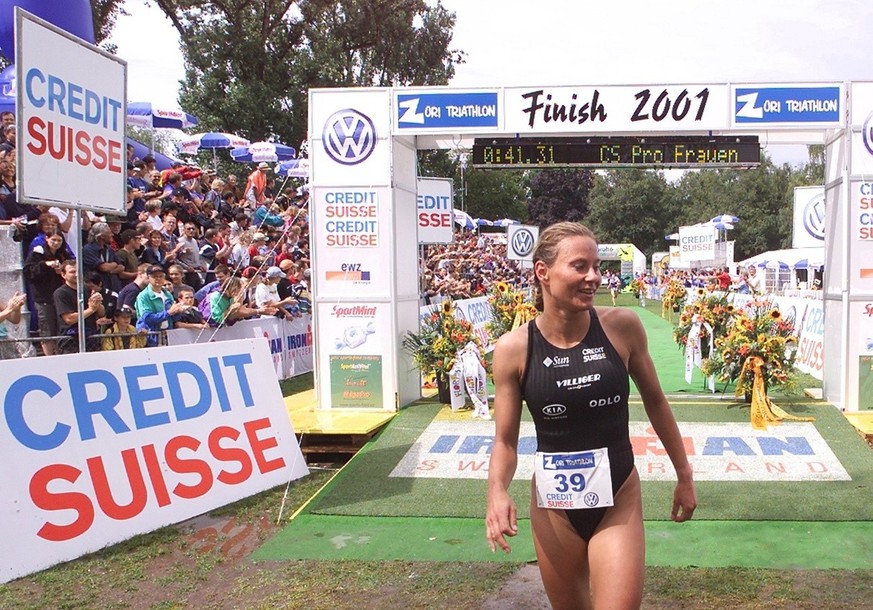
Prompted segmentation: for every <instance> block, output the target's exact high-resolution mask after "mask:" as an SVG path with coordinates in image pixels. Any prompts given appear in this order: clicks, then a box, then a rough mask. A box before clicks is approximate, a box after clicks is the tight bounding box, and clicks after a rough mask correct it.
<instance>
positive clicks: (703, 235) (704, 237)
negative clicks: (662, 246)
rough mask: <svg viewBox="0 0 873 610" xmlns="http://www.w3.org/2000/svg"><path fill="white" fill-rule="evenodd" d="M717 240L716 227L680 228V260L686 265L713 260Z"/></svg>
mask: <svg viewBox="0 0 873 610" xmlns="http://www.w3.org/2000/svg"><path fill="white" fill-rule="evenodd" d="M715 239H716V228H715V227H712V226H704V227H695V226H690V227H679V258H680V259H681V260H682V262H685V263H690V262H692V261H711V260H713V259H714V258H715Z"/></svg>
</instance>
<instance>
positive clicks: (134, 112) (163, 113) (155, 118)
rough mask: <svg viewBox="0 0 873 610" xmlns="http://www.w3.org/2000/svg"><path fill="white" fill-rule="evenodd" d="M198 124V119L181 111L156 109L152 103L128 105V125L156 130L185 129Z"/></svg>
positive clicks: (132, 103)
mask: <svg viewBox="0 0 873 610" xmlns="http://www.w3.org/2000/svg"><path fill="white" fill-rule="evenodd" d="M197 123H198V120H197V117H196V116H194V115H191V114H188V113H187V112H182V111H181V110H167V109H164V108H156V107H155V106H154V105H152V103H151V102H131V103H129V104H128V105H127V124H128V125H133V126H134V127H152V128H154V129H185V128H186V127H193V126H194V125H196V124H197Z"/></svg>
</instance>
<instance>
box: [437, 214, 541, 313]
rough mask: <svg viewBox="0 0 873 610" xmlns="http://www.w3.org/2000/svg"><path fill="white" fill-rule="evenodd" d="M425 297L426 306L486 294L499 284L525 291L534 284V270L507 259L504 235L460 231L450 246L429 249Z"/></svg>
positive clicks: (438, 245) (442, 245) (440, 245)
mask: <svg viewBox="0 0 873 610" xmlns="http://www.w3.org/2000/svg"><path fill="white" fill-rule="evenodd" d="M423 265H424V270H423V273H422V274H421V296H422V299H423V301H424V303H425V304H430V303H432V302H436V301H440V300H442V299H444V298H447V297H448V298H451V299H453V300H457V299H469V298H473V297H478V296H484V295H486V294H487V293H488V292H489V290H490V289H491V286H492V285H493V284H494V283H495V282H497V281H503V282H506V283H507V284H509V285H510V286H512V287H513V288H515V289H518V290H521V289H525V288H529V287H531V286H532V285H533V280H532V278H533V275H532V270H530V269H522V268H521V267H520V266H519V265H518V264H517V262H516V261H514V260H509V259H508V258H507V257H506V237H505V235H504V234H503V233H479V232H475V231H468V230H460V231H458V232H456V233H455V238H454V241H453V242H452V243H450V244H433V245H429V246H425V249H424V260H423Z"/></svg>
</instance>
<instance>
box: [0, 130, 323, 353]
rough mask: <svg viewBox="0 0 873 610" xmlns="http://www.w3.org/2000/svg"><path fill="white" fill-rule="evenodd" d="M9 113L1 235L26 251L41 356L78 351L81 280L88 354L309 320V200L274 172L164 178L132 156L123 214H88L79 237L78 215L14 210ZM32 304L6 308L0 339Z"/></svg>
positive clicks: (2, 148)
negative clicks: (176, 332) (241, 323)
mask: <svg viewBox="0 0 873 610" xmlns="http://www.w3.org/2000/svg"><path fill="white" fill-rule="evenodd" d="M8 115H11V113H4V114H3V116H2V117H0V130H2V134H3V136H4V137H3V138H0V139H2V142H0V225H4V224H5V225H11V226H12V227H13V231H12V236H13V239H14V240H15V241H17V242H20V245H21V256H22V259H21V264H22V269H23V273H24V278H25V288H26V299H27V309H28V310H29V311H30V312H33V313H34V314H35V315H32V316H31V326H30V331H31V335H33V336H38V337H40V339H41V340H40V346H41V350H42V353H43V354H45V355H51V354H55V353H70V352H76V351H78V346H79V337H78V327H79V320H78V316H79V311H78V284H79V281H80V279H81V281H82V282H83V285H84V289H83V292H84V300H83V311H82V316H83V319H84V328H85V337H86V341H85V343H86V346H87V349H88V350H89V351H91V350H115V349H128V348H133V347H141V346H144V345H156V344H158V343H159V342H160V340H161V331H164V330H167V329H171V328H194V329H203V330H206V329H208V328H209V327H218V326H221V325H224V324H230V323H233V322H234V321H236V320H239V319H244V318H249V317H255V316H281V317H284V318H293V317H295V316H300V315H301V312H304V311H307V310H308V307H309V306H310V305H311V295H310V293H309V277H310V270H309V264H310V254H309V223H308V192H307V191H306V190H304V189H297V188H293V187H287V188H282V189H281V192H277V190H278V189H277V186H276V182H275V180H274V179H273V178H272V177H271V176H270V169H269V166H268V165H267V164H266V163H261V164H259V165H258V167H257V168H256V169H255V170H254V171H252V172H251V174H250V175H248V176H247V178H246V179H245V180H244V181H243V183H242V184H240V182H241V181H240V180H239V179H238V177H237V176H236V175H233V174H231V175H227V176H218V175H217V173H216V172H215V171H214V170H211V169H199V168H196V167H191V166H186V165H184V164H182V163H176V164H174V165H173V167H172V168H171V169H167V170H163V171H161V170H158V169H157V168H156V167H155V159H154V157H153V156H152V155H145V156H144V157H143V158H142V159H136V158H134V157H133V150H132V148H129V149H128V162H127V201H126V205H125V210H126V211H125V213H124V214H122V215H116V216H113V215H97V214H94V213H91V212H81V226H82V231H81V234H79V231H77V229H76V228H75V227H74V226H73V220H74V214H73V213H72V212H71V211H70V210H68V209H65V208H59V207H51V206H35V205H29V204H24V203H21V202H19V201H18V200H17V196H16V167H15V132H14V116H8ZM10 125H13V129H12V130H11V135H10V130H9V129H8V126H10ZM79 240H82V242H81V243H83V244H84V245H83V247H82V248H81V252H82V261H81V266H82V269H83V275H84V276H83V277H82V278H79V277H78V269H77V262H76V254H75V253H76V252H77V249H78V243H77V242H78V241H79ZM24 306H25V295H24V294H18V293H16V295H15V296H14V297H13V298H11V299H9V300H8V302H6V303H3V302H0V340H3V339H5V338H6V327H5V325H4V322H6V321H8V322H10V323H13V324H15V323H17V321H18V320H19V319H20V318H21V315H20V314H21V309H22V308H23V307H24ZM7 343H8V342H7ZM7 351H8V350H7ZM7 355H8V354H6V353H5V352H4V353H3V354H0V357H5V356H7Z"/></svg>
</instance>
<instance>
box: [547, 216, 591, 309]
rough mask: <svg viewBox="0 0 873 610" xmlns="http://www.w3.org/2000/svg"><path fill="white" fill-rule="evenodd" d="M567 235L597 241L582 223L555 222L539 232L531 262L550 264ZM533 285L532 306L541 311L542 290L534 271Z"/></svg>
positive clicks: (556, 256)
mask: <svg viewBox="0 0 873 610" xmlns="http://www.w3.org/2000/svg"><path fill="white" fill-rule="evenodd" d="M568 237H590V238H591V239H593V240H594V242H595V243H596V242H597V237H596V236H595V235H594V231H592V230H591V229H589V228H588V227H586V226H585V225H583V224H582V223H579V222H570V221H564V222H556V223H555V224H553V225H549V226H548V227H546V228H545V229H544V230H543V232H542V233H540V237H539V239H537V243H536V245H535V246H534V250H533V264H534V265H536V263H537V261H543V263H545V264H546V266H551V265H552V264H553V263H554V262H555V259H557V258H558V248H560V246H561V242H562V241H564V240H565V239H567V238H568ZM534 287H535V289H536V292H535V293H534V307H536V308H537V311H542V310H543V290H542V287H541V286H540V280H539V278H537V276H536V273H534Z"/></svg>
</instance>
